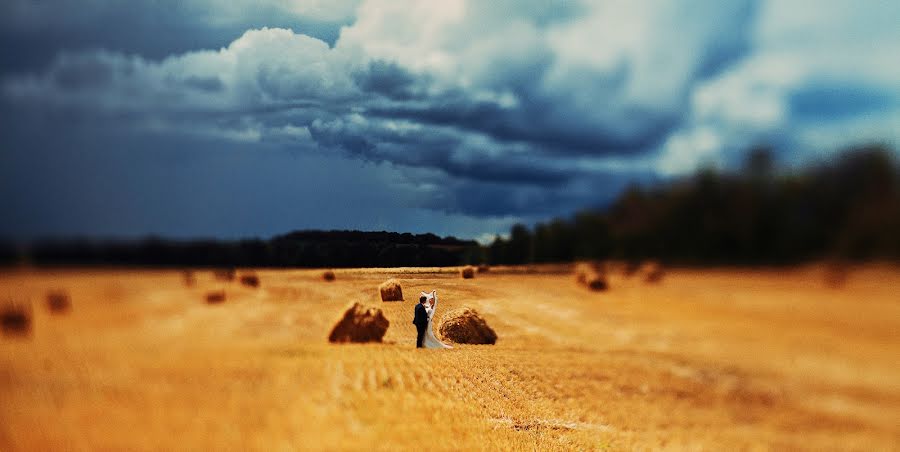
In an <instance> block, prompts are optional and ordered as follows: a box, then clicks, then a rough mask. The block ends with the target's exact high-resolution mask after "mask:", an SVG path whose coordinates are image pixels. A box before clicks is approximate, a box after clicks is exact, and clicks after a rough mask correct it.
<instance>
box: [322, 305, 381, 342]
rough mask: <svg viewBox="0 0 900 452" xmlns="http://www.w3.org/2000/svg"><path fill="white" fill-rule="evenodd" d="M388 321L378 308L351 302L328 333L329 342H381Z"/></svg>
mask: <svg viewBox="0 0 900 452" xmlns="http://www.w3.org/2000/svg"><path fill="white" fill-rule="evenodd" d="M389 325H390V322H389V321H388V319H387V317H385V316H384V312H382V311H381V309H379V308H375V307H366V306H363V305H362V304H360V303H353V304H352V305H351V306H350V307H349V308H347V310H346V311H344V315H343V316H342V317H341V319H340V320H338V322H337V323H336V324H335V325H334V328H332V329H331V334H329V335H328V341H329V342H381V339H382V338H383V337H384V333H385V332H386V331H387V329H388V326H389Z"/></svg>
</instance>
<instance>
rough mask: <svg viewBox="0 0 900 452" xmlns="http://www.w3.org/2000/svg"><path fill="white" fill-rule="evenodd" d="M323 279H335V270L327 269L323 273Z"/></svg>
mask: <svg viewBox="0 0 900 452" xmlns="http://www.w3.org/2000/svg"><path fill="white" fill-rule="evenodd" d="M322 279H324V280H325V281H334V279H335V276H334V272H333V271H331V270H325V272H324V273H322Z"/></svg>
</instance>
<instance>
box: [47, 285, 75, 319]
mask: <svg viewBox="0 0 900 452" xmlns="http://www.w3.org/2000/svg"><path fill="white" fill-rule="evenodd" d="M47 309H49V310H50V312H51V313H53V314H65V313H67V312H69V311H70V310H71V309H72V299H71V298H70V297H69V294H68V293H66V292H65V291H62V290H54V291H52V292H49V293H48V294H47Z"/></svg>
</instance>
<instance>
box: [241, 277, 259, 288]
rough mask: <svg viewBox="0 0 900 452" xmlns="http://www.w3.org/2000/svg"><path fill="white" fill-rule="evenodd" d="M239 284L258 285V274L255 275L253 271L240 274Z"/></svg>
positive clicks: (254, 286)
mask: <svg viewBox="0 0 900 452" xmlns="http://www.w3.org/2000/svg"><path fill="white" fill-rule="evenodd" d="M241 284H243V285H245V286H247V287H253V288H256V287H259V276H256V274H255V273H247V274H244V275H241Z"/></svg>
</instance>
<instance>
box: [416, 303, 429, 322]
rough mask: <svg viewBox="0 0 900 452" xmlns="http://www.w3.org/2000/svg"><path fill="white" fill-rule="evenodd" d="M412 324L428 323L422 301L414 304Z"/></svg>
mask: <svg viewBox="0 0 900 452" xmlns="http://www.w3.org/2000/svg"><path fill="white" fill-rule="evenodd" d="M413 325H416V326H422V327H424V326H426V325H428V313H427V312H425V306H424V305H423V304H422V303H417V304H416V316H415V317H413Z"/></svg>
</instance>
